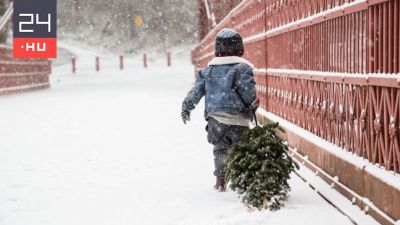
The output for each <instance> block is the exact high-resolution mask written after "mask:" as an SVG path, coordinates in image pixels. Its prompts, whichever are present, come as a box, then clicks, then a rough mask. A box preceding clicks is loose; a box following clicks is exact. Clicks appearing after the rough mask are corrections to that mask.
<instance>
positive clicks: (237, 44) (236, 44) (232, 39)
mask: <svg viewBox="0 0 400 225" xmlns="http://www.w3.org/2000/svg"><path fill="white" fill-rule="evenodd" d="M243 53H244V47H243V40H242V37H241V36H240V34H239V33H238V32H237V31H235V30H232V29H227V28H224V29H222V30H221V31H220V32H218V34H217V37H216V39H215V56H216V57H223V56H242V55H243Z"/></svg>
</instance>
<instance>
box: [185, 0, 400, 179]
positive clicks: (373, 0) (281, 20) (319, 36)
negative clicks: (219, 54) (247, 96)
mask: <svg viewBox="0 0 400 225" xmlns="http://www.w3.org/2000/svg"><path fill="white" fill-rule="evenodd" d="M399 21H400V2H399V1H397V0H369V1H366V0H283V1H282V0H279V1H278V0H261V1H251V0H244V1H242V2H241V3H240V4H239V5H237V6H236V7H235V8H234V9H233V10H232V11H230V12H229V14H228V15H227V16H226V17H225V18H224V19H223V20H222V21H221V22H220V23H219V24H217V26H216V27H215V28H214V29H212V30H211V31H210V32H209V33H208V34H207V35H206V36H205V38H204V39H203V40H202V41H201V42H200V45H199V46H198V47H197V48H196V49H195V50H194V51H193V53H192V60H193V63H194V64H195V65H196V67H197V68H202V67H205V66H206V65H207V62H208V61H209V60H210V59H211V58H213V57H214V37H215V35H216V33H217V32H218V31H219V30H220V29H222V28H223V27H230V28H234V29H236V30H238V31H239V32H240V33H241V34H242V36H243V37H244V42H245V45H246V52H245V56H244V57H245V58H247V59H249V60H250V61H252V62H253V63H254V64H255V66H256V67H257V69H256V70H255V71H256V73H255V74H256V80H257V86H258V94H259V96H260V98H261V100H262V107H263V108H264V109H266V110H267V111H270V112H273V113H275V114H277V115H279V116H281V117H283V118H285V119H287V120H289V121H291V122H292V123H294V124H296V125H298V126H300V127H302V128H304V129H307V130H308V131H310V132H313V133H314V134H316V135H318V136H320V137H321V138H324V139H325V140H327V141H330V142H332V143H334V144H336V145H337V146H340V147H342V148H343V149H346V150H347V151H351V152H353V153H355V154H357V155H359V156H361V157H364V158H366V159H368V160H369V161H370V162H371V163H378V164H380V165H381V166H383V167H385V168H386V169H387V170H393V171H395V172H397V173H399V171H400V148H399V145H400V143H399V140H400V132H399V129H400V110H399V108H400V91H399V89H400V75H399V74H400V59H399V58H400V35H399V32H400V22H399Z"/></svg>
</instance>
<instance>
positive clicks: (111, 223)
mask: <svg viewBox="0 0 400 225" xmlns="http://www.w3.org/2000/svg"><path fill="white" fill-rule="evenodd" d="M62 47H63V48H64V49H67V51H66V50H63V51H62V52H60V59H59V60H58V61H56V62H54V63H53V65H54V67H53V73H52V75H51V88H50V89H46V90H40V91H35V92H29V93H22V94H13V95H7V96H2V97H0V104H1V106H2V107H1V111H0V117H1V119H0V127H1V129H0V149H1V151H0V224H1V225H3V224H4V225H23V224H26V225H89V224H93V225H124V224H130V225H131V224H140V225H146V224H152V225H155V224H157V225H168V224H170V225H179V224H185V225H187V224H190V225H195V224H207V225H209V224H221V225H223V224H231V225H235V224H238V225H239V224H240V225H243V224H246V225H252V224H268V225H289V224H296V225H301V224H304V225H310V224H324V225H326V224H331V225H347V224H352V222H351V221H350V219H348V217H346V216H345V215H343V214H342V213H340V212H339V211H338V210H337V209H336V208H335V207H333V206H332V205H330V204H328V203H327V202H326V201H325V200H324V199H323V198H322V197H321V196H320V195H318V193H317V192H316V191H315V190H313V189H311V188H310V186H309V185H308V184H307V183H305V182H304V181H303V180H301V179H300V178H299V177H298V176H296V175H295V174H292V178H291V180H290V185H291V187H292V191H291V193H290V199H289V200H288V201H287V203H286V206H285V207H284V208H283V209H281V210H279V211H277V212H270V211H261V212H260V211H252V210H249V209H248V208H247V207H246V206H244V205H243V204H242V203H241V202H240V199H239V198H238V195H237V194H236V193H234V192H233V191H231V190H229V191H228V192H225V193H220V192H216V191H214V190H213V185H214V182H215V180H214V179H215V178H214V177H213V175H212V171H213V155H212V146H211V145H210V144H208V142H207V139H206V132H205V129H204V127H205V125H206V122H205V120H204V118H203V108H204V103H201V104H199V106H198V108H197V109H196V110H195V111H194V112H193V115H192V120H191V121H190V123H189V124H187V125H184V124H183V123H182V121H181V118H180V107H181V101H182V100H183V98H184V97H185V94H186V92H187V91H188V90H189V89H190V87H191V85H192V84H193V82H194V68H193V66H192V65H191V63H190V57H189V55H190V54H189V51H188V50H186V51H183V50H180V51H176V52H174V54H173V61H172V63H173V65H172V66H171V67H167V66H166V59H165V57H164V56H163V55H156V54H154V55H151V54H150V55H149V67H148V68H147V69H145V68H143V65H142V61H141V57H140V56H131V57H127V58H126V60H125V69H124V70H123V71H120V70H119V68H118V56H113V55H107V54H104V53H97V52H96V50H87V49H86V50H85V49H80V48H77V47H76V46H75V45H71V44H69V45H68V44H64V45H63V46H62ZM71 55H75V56H76V57H77V73H76V74H72V73H71V65H70V63H69V57H70V56H71ZM97 55H100V62H101V65H100V66H101V70H100V72H95V65H94V62H95V56H97ZM155 59H158V60H155ZM304 169H305V168H302V169H301V170H304ZM353 210H355V209H353ZM360 214H362V212H361V211H360ZM367 220H368V223H367V224H375V223H374V222H373V221H372V222H371V220H369V219H367Z"/></svg>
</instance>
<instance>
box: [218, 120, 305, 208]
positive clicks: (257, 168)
mask: <svg viewBox="0 0 400 225" xmlns="http://www.w3.org/2000/svg"><path fill="white" fill-rule="evenodd" d="M277 127H278V124H268V125H265V126H263V127H256V128H254V129H252V130H249V131H247V132H245V133H244V134H243V137H242V140H241V141H240V142H238V143H237V144H235V145H233V146H232V148H231V149H230V153H229V157H228V159H227V163H226V179H227V181H229V182H230V185H229V186H230V188H231V189H232V190H234V191H236V192H237V193H239V194H240V195H241V198H242V200H243V202H244V203H245V204H246V205H248V206H252V207H255V208H257V209H259V210H261V209H270V210H273V211H274V210H278V209H280V208H281V207H282V206H283V205H284V201H285V200H286V199H287V198H288V196H289V194H288V193H289V191H290V186H289V184H288V179H290V176H289V175H290V173H291V172H292V171H294V170H295V169H296V168H297V169H298V167H299V166H298V165H297V163H296V162H294V161H293V160H292V158H291V157H290V156H289V155H288V147H287V145H286V144H284V143H283V141H282V139H281V138H279V137H278V136H277V135H276V132H275V129H276V128H277Z"/></svg>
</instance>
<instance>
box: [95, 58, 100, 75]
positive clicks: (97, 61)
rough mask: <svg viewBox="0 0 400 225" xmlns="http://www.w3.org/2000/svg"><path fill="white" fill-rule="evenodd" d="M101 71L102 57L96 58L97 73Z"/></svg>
mask: <svg viewBox="0 0 400 225" xmlns="http://www.w3.org/2000/svg"><path fill="white" fill-rule="evenodd" d="M98 71H100V57H98V56H97V57H96V72H98Z"/></svg>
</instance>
